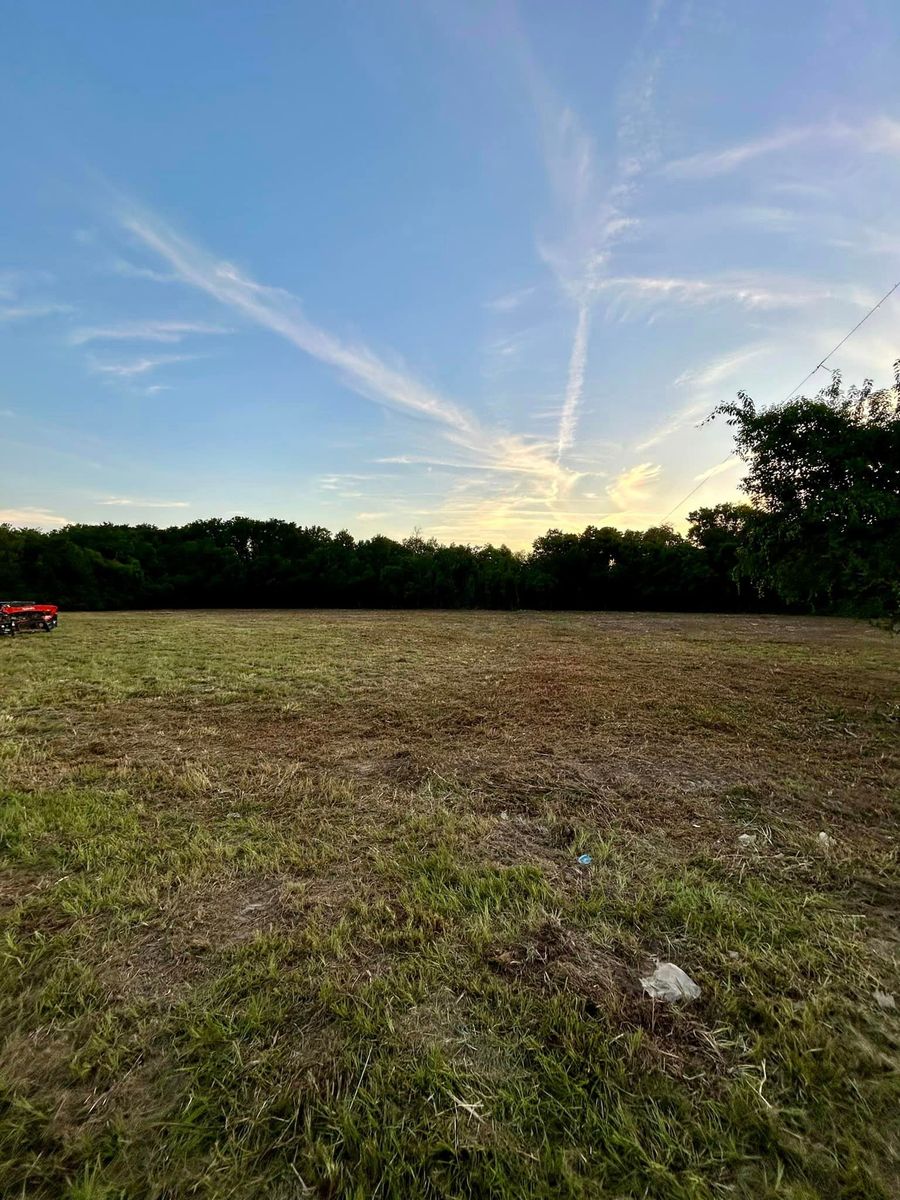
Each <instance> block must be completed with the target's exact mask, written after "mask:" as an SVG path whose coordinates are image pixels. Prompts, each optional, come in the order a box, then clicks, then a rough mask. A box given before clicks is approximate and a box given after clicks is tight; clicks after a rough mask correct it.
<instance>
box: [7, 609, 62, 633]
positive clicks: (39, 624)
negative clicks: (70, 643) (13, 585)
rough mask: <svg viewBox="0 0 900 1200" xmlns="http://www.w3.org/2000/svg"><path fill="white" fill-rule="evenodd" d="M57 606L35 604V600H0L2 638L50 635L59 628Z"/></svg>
mask: <svg viewBox="0 0 900 1200" xmlns="http://www.w3.org/2000/svg"><path fill="white" fill-rule="evenodd" d="M58 612H59V609H58V608H57V606H56V605H55V604H35V602H34V601H33V600H0V637H14V636H15V635H16V634H17V633H50V632H51V631H52V630H54V629H55V628H56V626H57V621H58V618H57V613H58Z"/></svg>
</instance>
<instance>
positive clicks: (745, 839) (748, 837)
mask: <svg viewBox="0 0 900 1200" xmlns="http://www.w3.org/2000/svg"><path fill="white" fill-rule="evenodd" d="M738 845H739V846H744V847H745V848H746V849H749V848H750V847H751V846H755V845H756V834H755V833H739V834H738Z"/></svg>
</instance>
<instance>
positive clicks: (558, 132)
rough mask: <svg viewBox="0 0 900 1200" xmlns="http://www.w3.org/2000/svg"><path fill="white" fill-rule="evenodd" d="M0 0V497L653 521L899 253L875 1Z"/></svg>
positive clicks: (719, 474)
mask: <svg viewBox="0 0 900 1200" xmlns="http://www.w3.org/2000/svg"><path fill="white" fill-rule="evenodd" d="M0 13H2V28H3V35H2V37H0V109H2V112H3V113H4V117H5V119H4V122H3V130H2V134H0V147H2V154H0V413H2V414H3V416H2V418H0V430H2V433H0V520H2V519H6V520H10V521H13V522H15V523H28V524H38V525H43V526H45V527H52V526H54V525H58V524H60V523H62V522H64V521H67V520H79V521H102V520H115V521H130V522H137V521H152V522H154V523H162V524H170V523H181V522H183V521H188V520H192V519H194V518H197V517H204V516H210V515H221V516H227V515H231V514H233V513H238V512H239V513H245V514H247V515H250V516H259V517H268V516H279V517H284V518H287V519H291V520H296V521H300V522H302V523H309V524H312V523H315V524H322V525H325V526H327V527H328V528H330V529H332V530H335V531H336V530H338V529H340V528H348V529H350V531H351V532H352V533H354V534H356V535H357V536H368V535H371V534H373V533H376V532H383V533H388V534H391V535H394V536H404V535H406V534H408V533H410V532H411V531H412V530H413V529H414V528H420V529H421V530H422V531H423V533H424V534H425V536H431V535H434V536H436V537H438V538H439V539H440V540H443V541H449V540H462V541H467V542H476V543H482V542H486V541H493V542H501V541H505V542H506V543H507V544H509V545H512V546H514V547H521V546H525V545H527V544H529V543H530V542H531V540H533V538H534V537H535V536H537V535H539V534H541V533H543V532H545V531H546V530H547V529H548V528H551V527H555V528H563V529H582V528H584V526H585V525H588V524H600V525H602V524H612V525H616V526H619V527H622V528H624V527H633V528H644V527H647V526H649V525H652V524H655V523H658V522H659V521H660V520H661V519H662V518H663V517H665V516H666V515H667V514H668V513H669V511H670V510H671V508H672V507H673V505H675V504H676V503H677V502H678V501H679V500H680V499H681V498H682V497H683V496H684V494H685V493H686V492H687V491H688V490H689V489H691V488H693V487H694V486H695V485H696V484H698V483H700V484H701V486H700V488H699V490H698V491H697V493H696V495H695V496H694V497H693V498H692V501H691V504H690V505H688V506H686V507H684V508H682V509H679V510H678V511H677V512H676V513H675V514H674V516H673V518H672V519H673V522H674V523H675V525H676V527H681V525H682V524H683V518H684V516H685V515H686V511H687V508H689V507H691V506H692V505H694V504H697V503H712V502H714V501H716V500H719V499H727V498H732V497H733V496H734V495H735V488H736V483H737V480H738V479H739V477H740V465H739V464H738V463H737V462H735V461H734V460H733V459H731V458H729V446H730V438H729V432H728V430H727V428H726V427H725V426H724V425H722V424H721V423H717V424H713V425H704V426H702V427H700V428H698V422H700V421H701V420H702V418H703V417H704V416H705V415H706V414H707V413H708V412H709V410H710V409H711V408H712V407H713V405H714V404H715V403H716V402H718V401H719V400H721V399H723V398H727V397H730V396H733V395H734V393H735V392H736V391H737V389H738V388H744V389H746V390H747V391H749V392H750V393H751V395H753V396H754V397H755V398H757V399H759V400H760V401H764V402H769V401H775V400H778V399H781V398H782V397H783V396H784V395H785V394H787V393H788V392H789V391H790V390H791V388H792V387H793V386H794V385H795V384H796V383H797V382H798V381H799V380H800V379H801V378H802V377H803V376H804V375H805V374H806V373H807V371H808V370H809V369H810V368H811V367H812V366H814V365H815V363H816V362H818V361H819V360H820V359H821V358H822V356H823V355H824V354H825V353H826V352H827V350H828V349H830V347H831V346H832V345H833V344H834V343H835V342H837V341H838V340H839V339H840V337H842V336H843V334H844V333H845V332H846V331H847V330H848V329H849V328H850V327H851V326H852V325H853V324H854V323H855V322H856V321H857V320H859V318H860V317H862V316H863V315H864V314H865V311H866V309H867V308H868V307H869V305H871V304H872V303H873V302H874V301H875V300H877V299H878V298H879V297H880V296H881V295H882V294H883V293H884V292H885V291H887V289H888V287H890V286H891V284H893V283H894V282H895V281H896V280H897V279H898V278H900V209H898V205H897V200H896V197H897V195H898V194H900V82H898V76H897V70H896V51H897V47H898V45H900V8H898V6H897V4H896V3H895V0H833V2H829V0H809V2H806V0H791V2H790V3H787V4H785V3H784V0H779V2H778V3H774V2H770V0H755V2H753V3H751V2H750V0H747V2H739V0H648V2H647V3H640V2H639V0H627V2H626V0H618V2H613V0H608V2H600V0H560V2H559V3H554V4H548V3H545V2H543V0H541V2H537V0H519V2H518V3H513V2H512V0H501V2H498V3H490V2H488V0H478V2H471V0H418V2H415V3H413V2H412V0H402V2H401V0H366V2H365V3H363V2H361V0H357V2H355V3H351V2H348V0H329V2H328V3H312V2H307V3H297V2H292V3H288V2H286V0H279V2H272V0H270V2H263V0H260V2H258V3H254V4H252V5H251V4H231V3H222V0H216V2H215V3H212V2H210V3H207V2H205V0H193V2H192V3H191V4H184V3H183V2H181V0H178V2H175V0H154V3H153V4H150V3H145V4H138V3H133V4H122V3H121V2H120V0H92V2H91V3H78V2H74V3H73V2H72V0H66V2H65V3H62V2H57V0H42V2H41V3H40V4H19V3H14V2H12V0H7V2H6V3H5V4H2V6H0ZM898 318H900V303H898V302H897V300H896V298H895V299H894V300H892V301H890V302H889V303H888V304H886V305H885V306H884V307H883V308H882V309H881V310H879V312H878V313H877V314H876V315H875V316H874V317H873V318H872V320H871V321H869V322H868V323H867V324H866V326H865V327H864V329H862V330H861V331H860V332H859V333H858V334H857V335H856V336H855V337H854V338H853V339H852V340H851V342H849V343H848V344H847V346H845V347H844V348H842V350H841V351H840V352H839V354H838V355H836V356H835V359H834V365H837V366H840V367H841V368H843V370H844V371H845V374H846V375H847V376H848V377H849V378H855V379H861V378H862V377H863V376H864V375H873V376H874V377H875V378H876V380H877V381H881V380H885V381H886V380H887V379H888V378H889V377H890V373H891V363H892V361H893V359H894V358H896V357H897V356H898V355H900V328H898V325H900V320H898ZM820 379H821V382H825V377H824V373H823V374H822V375H821V376H820Z"/></svg>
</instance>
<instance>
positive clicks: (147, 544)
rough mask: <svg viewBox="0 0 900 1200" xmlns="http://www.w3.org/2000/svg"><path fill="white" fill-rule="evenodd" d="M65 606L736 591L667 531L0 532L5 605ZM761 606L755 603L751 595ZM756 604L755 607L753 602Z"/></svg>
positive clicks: (590, 600)
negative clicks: (516, 545) (507, 539)
mask: <svg viewBox="0 0 900 1200" xmlns="http://www.w3.org/2000/svg"><path fill="white" fill-rule="evenodd" d="M20 593H28V594H29V595H30V594H31V593H35V594H38V595H40V596H42V597H51V598H52V599H53V600H54V601H55V602H58V603H60V604H62V605H63V606H64V607H67V608H161V607H163V608H169V607H205V606H211V607H229V606H235V605H237V606H253V605H259V606H275V607H279V606H284V607H295V606H330V605H336V606H340V607H413V608H460V607H482V608H518V607H522V606H530V607H538V608H587V609H592V608H626V609H636V608H663V609H709V610H719V609H729V608H734V607H737V606H738V605H739V604H740V603H742V600H741V597H740V596H739V593H738V590H737V587H736V585H735V584H734V582H733V581H732V580H731V579H730V578H729V576H728V574H727V572H726V571H725V570H723V569H722V568H721V567H720V566H717V565H716V564H715V562H714V560H713V558H712V556H711V555H709V554H708V553H707V552H706V550H705V549H704V548H703V546H702V545H701V544H700V543H699V542H697V541H696V540H692V538H685V537H682V536H681V535H680V534H677V533H675V532H673V531H672V530H671V529H670V528H668V527H667V526H663V527H661V528H658V529H648V530H646V531H644V532H634V531H631V530H629V531H626V532H624V533H623V532H621V531H619V530H618V529H613V528H609V527H608V528H605V529H596V528H594V527H588V528H587V529H586V530H585V531H584V532H583V533H580V534H578V533H562V532H560V531H559V530H550V532H549V533H547V534H545V535H544V536H543V537H541V538H538V540H537V541H536V542H535V544H534V549H533V550H532V552H531V553H530V554H517V553H514V552H513V551H511V550H509V549H508V548H507V547H506V546H499V547H497V546H460V545H449V546H442V545H439V544H438V543H437V542H435V541H434V540H429V541H426V540H424V539H423V538H422V537H420V536H418V535H414V536H413V537H410V538H407V539H405V540H404V541H402V542H398V541H394V540H393V539H391V538H387V537H373V538H369V539H366V540H362V541H357V540H355V539H354V538H353V537H352V536H351V535H350V534H349V533H347V532H346V531H341V532H340V533H337V534H335V535H332V534H331V533H329V532H328V530H327V529H322V528H320V527H318V526H312V527H306V528H304V527H302V526H298V525H294V524H292V523H290V522H288V521H278V520H271V521H256V520H251V519H249V518H247V517H234V518H232V519H231V520H227V521H223V520H216V519H213V520H208V521H193V522H191V523H190V524H189V525H182V526H174V527H172V528H169V529H157V528H156V527H154V526H151V525H137V526H130V525H110V524H104V525H69V526H66V527H65V528H64V529H61V530H58V531H56V532H53V533H41V532H38V531H37V530H33V529H32V530H29V529H25V530H21V529H11V528H10V527H9V526H0V596H2V595H16V594H20ZM751 602H752V597H751ZM743 603H744V606H746V603H747V602H746V599H745V600H744V601H743Z"/></svg>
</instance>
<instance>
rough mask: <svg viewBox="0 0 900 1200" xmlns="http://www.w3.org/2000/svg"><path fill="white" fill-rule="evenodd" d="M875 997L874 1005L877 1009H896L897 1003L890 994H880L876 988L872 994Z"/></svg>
mask: <svg viewBox="0 0 900 1200" xmlns="http://www.w3.org/2000/svg"><path fill="white" fill-rule="evenodd" d="M872 994H873V995H874V997H875V1003H876V1004H877V1005H878V1007H879V1008H896V1007H897V1002H896V1001H895V1000H894V997H893V995H892V994H891V992H881V991H879V990H878V988H876V989H875V991H874V992H873V993H872Z"/></svg>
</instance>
